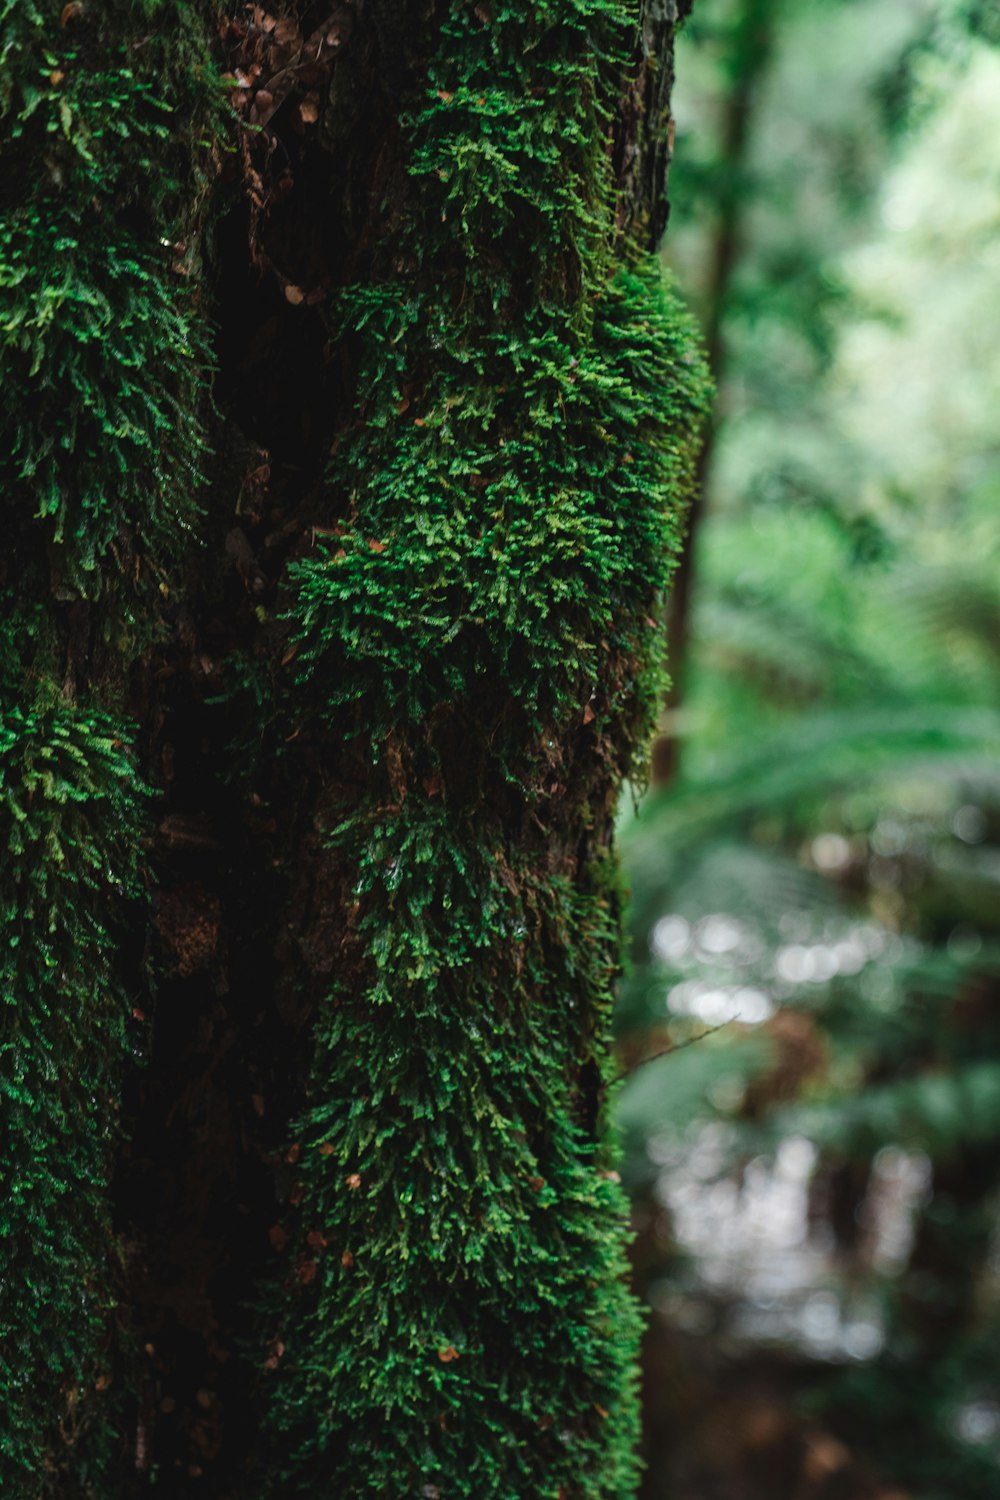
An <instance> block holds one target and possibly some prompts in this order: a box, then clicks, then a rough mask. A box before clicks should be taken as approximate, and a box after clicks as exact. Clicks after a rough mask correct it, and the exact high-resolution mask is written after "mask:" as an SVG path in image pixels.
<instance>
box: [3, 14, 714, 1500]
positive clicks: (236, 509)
mask: <svg viewBox="0 0 1000 1500" xmlns="http://www.w3.org/2000/svg"><path fill="white" fill-rule="evenodd" d="M5 19H6V21H7V23H8V31H7V32H5V50H4V54H3V58H2V62H0V82H2V95H0V97H2V98H3V99H4V101H5V105H6V110H7V113H6V115H5V125H4V130H5V142H4V145H5V162H7V161H9V162H10V163H11V166H10V167H9V168H5V181H4V190H3V194H2V197H0V209H2V215H3V225H2V233H3V240H2V245H3V250H2V255H0V287H2V289H3V292H4V296H5V298H6V299H7V307H8V309H9V311H6V312H5V316H4V320H3V323H2V330H3V344H2V350H0V359H2V361H3V375H4V389H5V392H7V391H13V390H17V391H19V392H22V393H23V399H22V402H21V404H19V405H18V406H17V407H14V406H13V405H12V404H10V403H8V404H7V405H6V407H5V412H4V416H3V420H4V422H6V423H9V430H8V432H7V433H6V434H5V443H4V453H3V456H2V458H0V462H2V463H3V465H4V484H5V491H6V494H7V496H8V502H7V503H8V511H9V514H10V516H11V527H12V533H11V534H12V537H13V541H12V544H11V549H10V553H9V558H8V561H7V562H6V564H5V571H4V573H3V587H4V590H5V594H6V598H7V600H8V602H9V606H10V611H11V618H12V620H13V621H14V622H15V623H14V624H12V626H11V627H10V630H9V632H8V635H7V638H6V640H5V642H4V649H3V654H2V666H3V677H2V682H0V688H2V692H3V701H2V704H0V713H2V719H0V733H2V735H3V739H2V741H0V757H2V758H0V795H2V797H3V799H4V801H3V807H4V809H5V811H4V814H3V815H4V817H5V818H6V820H7V821H6V825H5V826H6V828H7V829H8V830H10V831H11V834H12V836H13V837H14V838H15V842H14V844H13V845H12V850H13V853H12V856H11V857H9V858H8V859H7V860H6V862H5V864H4V867H3V871H2V873H0V888H2V891H0V894H2V899H3V902H4V919H5V921H6V922H7V924H8V928H9V934H10V939H9V948H8V947H7V946H5V947H4V949H3V951H4V952H9V954H10V955H12V956H11V957H10V958H9V959H8V960H4V963H5V965H6V968H5V980H6V982H7V986H8V990H9V994H10V1000H11V1003H10V1005H9V1007H8V1012H7V1017H8V1019H7V1026H6V1030H5V1035H4V1046H5V1051H4V1074H3V1086H4V1089H5V1090H6V1092H5V1094H4V1098H5V1105H6V1108H7V1109H8V1110H9V1111H10V1113H9V1120H10V1126H11V1128H10V1129H9V1131H5V1135H6V1136H7V1138H8V1139H9V1141H10V1142H12V1145H11V1148H10V1151H11V1171H12V1173H13V1176H14V1180H15V1181H16V1183H17V1185H18V1186H17V1192H16V1193H15V1194H13V1195H12V1196H11V1198H10V1205H11V1206H10V1208H9V1220H8V1223H7V1225H6V1233H7V1236H8V1237H7V1240H6V1242H5V1246H9V1247H10V1248H9V1250H8V1249H7V1248H5V1251H4V1253H5V1255H6V1257H7V1265H6V1266H5V1279H6V1272H7V1271H8V1270H9V1271H10V1272H11V1273H12V1275H13V1277H14V1285H15V1295H14V1297H13V1298H12V1299H9V1300H8V1303H7V1304H6V1306H5V1308H4V1318H5V1322H6V1324H7V1331H9V1334H10V1337H9V1339H8V1341H7V1345H6V1349H7V1350H10V1351H11V1352H10V1354H9V1356H8V1358H9V1367H8V1368H7V1369H6V1370H5V1375H4V1379H5V1386H4V1390H3V1392H2V1399H3V1401H4V1403H5V1412H4V1439H3V1441H4V1444H5V1446H4V1448H3V1450H2V1451H3V1454H4V1460H3V1461H4V1464H5V1465H6V1466H7V1467H6V1469H5V1470H4V1475H3V1477H4V1479H5V1493H6V1492H7V1489H8V1488H9V1490H10V1493H12V1494H14V1495H17V1496H21V1495H23V1496H25V1497H29V1496H32V1497H33V1496H35V1495H47V1494H53V1495H57V1494H64V1495H75V1494H77V1493H79V1494H87V1495H92V1496H105V1495H107V1496H111V1495H116V1496H124V1495H125V1494H129V1493H133V1492H135V1493H141V1492H143V1491H144V1490H145V1489H146V1488H147V1487H148V1486H149V1485H150V1484H152V1483H154V1482H155V1485H156V1487H157V1488H158V1489H159V1490H160V1492H161V1493H170V1494H188V1493H190V1492H191V1491H190V1486H191V1485H193V1484H194V1482H195V1481H197V1482H198V1485H199V1488H200V1490H201V1492H202V1493H217V1494H219V1495H223V1494H226V1495H229V1494H237V1493H238V1494H245V1495H251V1494H252V1495H255V1496H256V1495H260V1494H274V1495H281V1496H289V1497H292V1496H296V1495H306V1494H308V1495H310V1496H315V1495H318V1494H329V1495H331V1496H333V1495H337V1496H341V1495H358V1496H362V1495H371V1496H376V1495H377V1496H395V1495H398V1496H401V1497H402V1496H410V1495H424V1496H435V1495H440V1496H448V1497H452V1496H453V1497H458V1496H469V1497H472V1496H476V1497H484V1496H495V1497H510V1500H524V1497H527V1496H536V1495H537V1496H547V1495H548V1496H552V1497H556V1496H560V1495H562V1496H566V1497H570V1496H578V1497H585V1496H588V1497H598V1496H601V1497H608V1500H611V1497H614V1500H620V1497H623V1496H626V1495H627V1494H629V1493H630V1492H631V1489H632V1487H633V1483H634V1479H635V1459H634V1450H635V1439H636V1409H635V1390H634V1384H635V1381H634V1368H633V1365H634V1356H635V1344H636V1338H637V1325H638V1318H637V1313H636V1311H635V1309H634V1308H633V1306H632V1304H631V1301H630V1299H629V1296H628V1294H627V1292H626V1290H625V1281H624V1261H623V1235H624V1227H623V1225H624V1203H623V1200H622V1197H621V1192H620V1188H619V1186H618V1183H617V1176H616V1172H615V1153H614V1147H613V1145H612V1144H611V1142H610V1140H609V1136H608V1128H607V1083H606V1079H607V1070H606V1065H605V1057H606V1042H607V1028H608V1012H609V1008H610V1005H611V1001H612V995H613V986H614V980H615V975H616V972H617V966H618V951H619V904H620V898H619V893H618V888H617V882H616V874H615V864H614V857H613V854H612V853H611V850H610V837H611V835H610V830H611V818H612V813H613V807H614V803H615V799H616V797H617V794H618V791H619V788H620V785H621V781H622V778H623V776H625V775H626V774H627V773H628V771H629V770H630V768H631V767H632V766H633V765H634V764H635V762H636V760H637V758H641V755H642V753H643V748H644V745H645V741H646V737H647V735H648V732H649V728H650V722H651V714H652V709H653V706H654V704H655V700H656V697H657V693H658V691H659V687H660V683H659V676H658V663H659V662H660V660H661V659H662V651H661V645H662V643H661V641H660V629H659V624H658V622H659V619H660V616H661V609H662V598H663V590H664V587H665V583H666V580H667V577H668V574H669V570H670V567H671V561H672V558H673V555H674V553H675V550H676V546H677V542H678V537H679V531H680V528H681V525H682V520H683V514H684V507H685V503H686V494H687V487H688V484H689V480H690V471H691V456H692V452H693V446H694V440H695V428H696V426H697V422H698V419H699V414H700V413H701V411H702V409H703V407H704V403H705V382H704V375H703V371H702V367H701V365H700V363H699V359H698V357H697V355H696V354H695V353H693V352H692V347H691V339H690V334H689V331H688V327H687V324H686V321H685V319H684V317H683V316H682V314H681V313H680V311H679V310H678V308H677V306H676V303H675V301H674V299H673V296H672V294H671V293H670V291H669V290H668V289H667V288H666V287H665V286H664V284H663V282H662V279H661V275H660V272H659V270H658V268H657V266H656V264H655V262H654V261H653V259H652V258H651V255H650V253H649V251H650V249H651V244H650V242H651V241H652V240H653V239H654V238H655V237H656V235H657V233H658V231H659V228H660V226H661V225H662V220H663V217H664V203H665V200H664V198H663V186H664V183H663V177H664V169H665V161H666V151H667V146H666V141H667V126H668V119H667V113H666V111H667V105H668V95H669V78H670V62H669V59H670V51H669V48H670V40H671V29H672V26H673V24H674V22H675V19H676V16H675V11H674V8H673V7H672V6H671V5H666V4H664V5H660V6H650V7H648V9H647V10H646V12H645V13H644V15H643V16H642V17H640V16H639V15H638V14H637V13H636V12H635V11H634V10H633V9H632V7H631V6H629V5H627V4H624V3H619V0H548V3H541V0H537V3H528V0H516V3H515V0H509V3H501V0H484V3H483V4H474V5H470V4H466V3H464V0H463V3H444V0H440V3H436V4H431V3H430V0H428V3H426V4H424V5H420V6H405V7H403V6H395V5H389V4H381V5H375V4H374V3H372V4H369V5H366V6H364V7H362V6H360V5H355V6H348V5H341V6H337V7H335V8H334V10H333V11H331V12H329V13H322V14H321V8H309V7H307V6H305V5H300V6H299V7H297V8H296V9H294V10H292V11H291V12H290V13H288V14H285V15H282V16H271V15H269V14H268V13H267V12H266V11H265V10H262V9H261V8H259V7H252V6H248V7H245V8H240V9H236V10H234V11H233V13H232V14H231V15H230V16H229V17H228V19H226V20H223V21H221V22H220V23H219V24H218V26H217V27H216V25H215V22H214V20H213V18H212V17H211V16H210V14H209V13H208V11H207V10H206V11H205V12H202V13H198V12H189V11H188V10H187V9H185V8H183V7H177V6H173V5H156V4H153V3H151V0H150V3H147V4H146V6H145V7H143V6H138V5H131V6H130V5H126V4H123V3H111V0H107V3H105V4H104V5H103V6H99V5H98V4H97V3H96V0H86V4H85V5H84V4H83V3H81V4H75V5H69V6H67V7H66V8H65V10H64V11H63V12H62V14H61V16H60V15H59V14H58V13H57V12H54V13H53V14H51V15H50V14H48V13H47V12H45V13H43V12H42V11H41V10H38V9H35V8H34V7H33V6H32V5H30V4H27V3H23V0H22V3H18V0H9V3H8V6H7V16H6V18H5ZM640 20H641V21H642V23H643V24H642V26H641V27H640V26H639V22H640ZM8 36H9V38H10V41H9V43H8V41H7V37H8ZM215 36H218V37H219V41H218V43H216V42H215ZM210 45H211V46H214V47H215V49H216V56H215V60H214V66H215V68H216V69H217V72H213V65H212V64H211V63H210V61H209V56H208V54H209V50H210ZM657 53H658V54H659V55H657ZM219 75H221V77H220V76H219ZM226 90H227V91H228V92H229V101H230V104H231V105H232V106H234V109H233V110H232V112H231V119H232V121H233V123H232V125H230V126H229V127H224V126H223V125H222V123H221V118H220V107H221V101H222V100H223V98H224V91H226ZM213 141H214V142H215V143H216V144H215V145H214V146H213V145H212V142H213ZM210 168H211V171H210V170H209V169H210ZM210 179H211V180H210ZM206 215H207V223H208V225H209V229H208V231H207V233H206V236H205V237H204V244H205V245H206V246H207V250H208V253H207V256H206V257H205V258H204V259H203V258H202V255H201V253H200V250H199V245H200V244H201V243H202V229H203V226H204V224H205V222H206ZM209 310H211V313H212V317H213V318H214V322H215V327H216V329H217V332H216V335H215V344H216V364H217V375H216V380H215V403H216V404H215V415H214V416H213V417H212V418H211V420H210V427H211V431H210V434H209V437H210V443H209V449H208V450H206V445H205V439H204V438H203V434H202V422H203V420H204V419H205V415H206V400H205V392H204V385H205V368H206V355H205V350H206V348H207V347H208V340H207V337H206V333H205V328H206V326H207V323H206V317H207V312H208V311H209ZM202 473H207V475H208V479H207V482H205V483H202V482H201V481H200V480H199V478H198V476H199V475H200V474H202ZM133 745H138V747H139V748H138V757H137V753H136V751H135V750H133V748H132V747H133ZM147 782H148V783H149V786H150V788H151V790H147V786H146V783H147ZM142 828H145V829H146V835H145V837H143V836H142V835H141V832H140V830H141V829H142ZM43 851H45V852H44V856H43ZM144 885H145V886H146V887H148V888H151V889H152V890H153V896H154V900H153V903H152V904H153V918H152V926H151V928H149V929H148V932H149V936H148V940H147V936H146V934H147V926H146V919H145V918H144V916H143V911H144V910H145V907H144V904H143V902H142V901H141V900H137V901H136V902H135V904H134V905H132V906H131V907H127V906H125V905H123V899H124V896H125V895H135V896H138V893H139V892H140V890H141V889H142V888H143V886H144ZM36 891H37V893H38V894H37V895H36V894H35V893H36ZM42 909H44V913H45V917H44V923H45V924H46V925H45V928H44V931H45V932H47V933H48V936H47V937H46V936H44V935H43V930H42V926H41V925H40V924H41V919H40V918H39V916H38V912H39V911H40V910H42ZM154 979H155V985H154V984H153V980H154ZM133 1010H136V1011H138V1012H139V1014H140V1017H141V1016H142V1014H143V1013H144V1012H145V1011H146V1010H149V1011H150V1012H154V1011H155V1024H154V1028H153V1033H152V1039H151V1042H150V1045H149V1056H148V1060H147V1062H146V1063H145V1064H144V1065H143V1067H142V1069H141V1070H140V1071H139V1072H138V1073H137V1072H136V1062H135V1055H134V1054H135V1050H136V1049H137V1048H138V1047H140V1045H141V1044H142V1040H143V1037H142V1028H143V1023H142V1021H141V1020H132V1019H130V1017H131V1013H132V1011H133ZM130 1028H134V1029H132V1030H130ZM123 1089H124V1095H123V1094H122V1090H123ZM122 1097H124V1100H125V1125H124V1128H119V1126H118V1125H117V1123H116V1121H117V1114H116V1109H117V1105H116V1102H115V1101H117V1100H119V1099H120V1098H122ZM109 1101H110V1102H109ZM95 1116H96V1117H95ZM6 1123H7V1122H6V1120H5V1125H6ZM116 1141H117V1143H118V1150H119V1156H120V1161H119V1169H118V1179H117V1180H118V1186H117V1189H116V1192H115V1194H114V1198H115V1201H116V1202H117V1204H118V1209H117V1219H118V1222H117V1224H114V1223H113V1222H112V1217H113V1215H112V1208H111V1206H110V1204H111V1200H112V1195H111V1190H110V1187H109V1180H110V1179H109V1173H110V1170H111V1154H112V1150H113V1148H114V1146H115V1142H116ZM43 1285H44V1286H45V1288H46V1292H45V1303H46V1307H47V1311H46V1312H45V1313H44V1314H42V1313H40V1312H39V1310H38V1308H37V1307H36V1306H35V1305H34V1302H35V1299H36V1296H37V1295H38V1290H39V1288H41V1287H42V1286H43ZM18 1288H19V1290H18ZM25 1293H27V1295H25ZM74 1309H77V1311H76V1312H74ZM54 1348H55V1349H58V1351H59V1352H58V1355H57V1357H55V1358H52V1355H51V1351H52V1350H53V1349H54ZM5 1352H6V1350H5ZM43 1371H44V1374H43V1373H42V1372H43ZM251 1415H252V1417H253V1419H254V1420H256V1419H257V1418H258V1417H260V1418H262V1419H263V1430H264V1433H265V1436H264V1437H263V1438H262V1439H261V1440H260V1441H259V1442H257V1443H254V1444H250V1445H248V1444H247V1443H246V1441H245V1437H244V1428H245V1424H246V1422H247V1419H248V1416H251Z"/></svg>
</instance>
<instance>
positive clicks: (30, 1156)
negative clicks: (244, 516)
mask: <svg viewBox="0 0 1000 1500" xmlns="http://www.w3.org/2000/svg"><path fill="white" fill-rule="evenodd" d="M142 798H143V788H142V786H141V783H140V782H139V780H138V778H137V776H136V772H135V765H134V757H133V754H132V750H131V747H130V745H129V743H128V741H127V739H126V737H125V731H124V729H123V728H122V726H121V725H120V724H119V723H117V722H116V721H115V720H113V719H110V718H108V717H107V716H105V715H103V714H101V713H100V712H98V711H89V712H88V711H84V710H81V709H75V710H74V709H70V708H68V707H67V706H65V705H58V704H57V705H54V706H51V707H48V708H45V707H40V708H38V709H36V710H34V711H31V712H24V711H20V710H17V709H7V710H5V711H4V712H3V713H2V714H0V847H2V848H3V849H4V851H5V853H4V858H3V863H2V867H0V931H2V937H0V990H2V1003H3V1027H2V1041H0V1108H2V1119H3V1129H2V1132H0V1178H2V1180H3V1182H4V1184H5V1188H4V1206H3V1210H2V1214H0V1257H2V1261H3V1265H4V1274H3V1278H2V1280H3V1293H2V1298H0V1347H2V1348H3V1350H4V1362H3V1365H2V1367H0V1409H2V1411H3V1424H2V1429H0V1486H2V1488H3V1490H4V1493H5V1494H8V1493H9V1494H11V1495H12V1496H17V1497H18V1500H29V1497H33V1496H35V1495H50V1494H51V1495H53V1496H55V1495H64V1494H68V1493H71V1492H72V1493H84V1492H85V1491H84V1489H82V1488H80V1489H75V1488H73V1485H74V1483H77V1484H79V1483H82V1476H84V1475H86V1474H87V1473H88V1472H89V1473H91V1474H93V1473H94V1472H95V1471H96V1467H97V1466H99V1465H100V1464H102V1463H103V1462H104V1460H105V1459H106V1458H107V1453H108V1449H109V1445H110V1444H111V1442H112V1441H113V1439H112V1438H111V1437H110V1435H109V1427H108V1411H107V1408H108V1406H109V1404H113V1403H114V1402H115V1401H116V1399H117V1396H118V1394H119V1392H120V1372H119V1371H116V1369H115V1351H114V1292H113V1290H112V1289H113V1288H114V1286H115V1284H116V1281H117V1280H118V1273H117V1261H118V1249H117V1246H116V1242H115V1239H114V1237H113V1235H112V1231H111V1225H110V1222H109V1210H108V1204H107V1188H108V1180H109V1172H110V1166H111V1160H110V1153H111V1147H112V1143H113V1141H114V1138H115V1135H116V1117H117V1109H118V1086H119V1074H120V1070H121V1066H122V1063H123V1061H124V1060H125V1058H126V1056H127V1055H128V1052H129V1036H128V1027H129V1022H130V1016H131V1008H132V1004H131V1002H130V1000H129V998H128V996H127V995H126V993H125V992H124V990H123V987H122V985H121V982H120V980H119V979H118V978H117V977H116V964H115V962H114V955H115V950H116V945H117V944H118V943H119V942H120V941H121V937H122V934H123V932H124V931H125V930H126V923H127V921H128V920H129V917H130V916H131V915H132V912H131V908H130V903H132V902H134V901H135V900H136V899H137V898H138V896H139V891H140V886H139V880H138V858H139V850H140V843H139V837H140V831H141V818H140V808H141V802H142ZM112 913H113V914H114V915H113V916H112Z"/></svg>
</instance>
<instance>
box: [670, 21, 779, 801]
mask: <svg viewBox="0 0 1000 1500" xmlns="http://www.w3.org/2000/svg"><path fill="white" fill-rule="evenodd" d="M774 12H775V0H742V3H741V8H740V11H739V14H738V16H737V17H736V19H735V21H734V23H733V26H732V37H731V39H730V46H729V59H728V67H727V69H726V72H727V79H728V82H729V89H728V92H727V96H726V100H725V108H724V115H723V124H722V136H721V141H720V147H719V171H720V173H721V174H722V183H721V187H720V191H719V195H718V216H717V220H716V225H715V232H714V234H713V235H712V238H711V241H710V243H709V259H708V278H707V288H706V295H705V301H704V316H703V319H702V326H703V332H704V340H705V354H706V357H707V359H708V367H709V369H710V371H711V372H712V378H713V380H714V381H715V384H716V387H717V388H718V389H719V390H722V388H723V384H724V381H725V377H726V345H725V338H724V336H723V321H724V318H725V314H726V310H727V306H728V302H729V294H730V287H731V284H732V279H733V273H734V271H735V270H736V268H737V265H738V263H739V255H740V251H741V250H742V247H743V236H744V223H743V221H744V205H745V204H746V202H747V201H748V199H747V190H746V182H745V176H746V171H747V162H748V158H749V152H750V146H751V143H752V140H753V111H754V104H755V101H756V99H757V96H758V94H759V90H760V84H761V80H762V78H763V77H764V76H765V75H766V72H767V68H768V65H769V63H770V60H771V53H772V45H773V34H774ZM715 438H716V422H715V420H714V419H711V418H710V419H709V421H708V422H707V423H706V424H705V430H704V436H703V438H702V444H701V448H700V450H699V453H698V462H697V468H696V472H695V481H694V485H693V487H692V491H691V504H690V507H689V510H688V524H687V535H686V537H685V540H684V546H683V548H682V550H681V553H680V557H679V558H678V562H677V568H676V570H675V572H674V576H673V581H672V583H671V587H670V596H669V600H668V605H667V641H668V662H669V668H670V677H671V681H670V685H669V687H668V690H667V696H666V704H665V708H666V711H667V713H668V714H671V713H672V712H673V711H674V710H676V709H677V708H678V707H679V705H680V703H681V701H682V699H683V693H684V673H685V670H686V668H687V664H688V643H689V640H690V635H691V604H692V583H693V580H694V578H695V576H696V573H697V569H696V566H695V557H696V553H697V546H698V534H699V531H700V528H701V523H702V521H703V519H704V516H705V510H706V506H707V504H708V494H709V487H710V484H711V479H712V464H713V459H714V457H715ZM679 750H680V746H679V742H678V740H677V737H676V736H675V735H674V733H673V732H672V730H671V729H669V728H668V729H667V731H666V732H665V733H662V734H658V735H657V736H656V739H655V740H654V741H653V753H652V781H653V784H654V785H655V786H666V785H667V784H668V782H670V781H672V780H673V777H674V775H675V774H676V772H677V769H678V764H679Z"/></svg>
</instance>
